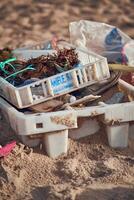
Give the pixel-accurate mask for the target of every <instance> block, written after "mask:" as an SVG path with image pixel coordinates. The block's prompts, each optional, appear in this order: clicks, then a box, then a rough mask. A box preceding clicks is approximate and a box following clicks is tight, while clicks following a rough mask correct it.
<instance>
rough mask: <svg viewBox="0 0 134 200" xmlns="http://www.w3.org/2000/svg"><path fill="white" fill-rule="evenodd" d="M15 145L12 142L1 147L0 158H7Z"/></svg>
mask: <svg viewBox="0 0 134 200" xmlns="http://www.w3.org/2000/svg"><path fill="white" fill-rule="evenodd" d="M15 145H16V142H15V141H12V142H10V143H9V144H6V145H5V146H3V147H0V158H1V157H5V156H7V155H8V154H9V153H10V152H11V151H12V150H13V149H14V147H15Z"/></svg>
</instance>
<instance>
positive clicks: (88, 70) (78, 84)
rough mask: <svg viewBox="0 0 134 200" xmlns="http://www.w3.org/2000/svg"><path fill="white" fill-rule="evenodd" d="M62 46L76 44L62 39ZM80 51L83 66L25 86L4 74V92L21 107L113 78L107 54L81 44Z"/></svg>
mask: <svg viewBox="0 0 134 200" xmlns="http://www.w3.org/2000/svg"><path fill="white" fill-rule="evenodd" d="M59 47H60V48H65V47H66V48H73V47H72V46H71V45H69V44H68V43H65V42H62V43H60V44H59ZM76 52H77V53H78V58H79V60H80V63H81V64H82V65H83V67H76V68H74V69H71V70H68V71H65V72H62V73H60V74H57V75H54V76H51V77H48V78H44V79H41V80H39V81H36V82H33V83H30V84H29V85H26V86H23V87H14V86H13V85H11V84H10V83H9V82H8V81H6V80H5V79H3V78H2V77H0V92H1V96H3V97H4V98H5V99H7V100H8V101H9V102H11V103H12V104H13V105H15V106H16V107H18V108H25V107H30V106H32V105H35V104H38V103H41V102H44V101H47V100H50V99H53V98H54V97H58V96H61V95H64V94H67V93H70V92H72V91H75V90H78V89H80V88H83V87H86V86H88V85H92V84H94V83H97V82H100V81H102V80H106V79H108V78H109V76H110V73H109V68H108V65H107V61H106V59H105V58H103V57H101V56H98V55H96V54H94V53H89V52H87V51H83V50H81V49H79V48H77V49H76ZM29 64H30V63H29ZM27 73H32V71H31V72H30V71H29V72H27Z"/></svg>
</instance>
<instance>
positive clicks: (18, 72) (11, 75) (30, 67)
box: [5, 64, 36, 79]
mask: <svg viewBox="0 0 134 200" xmlns="http://www.w3.org/2000/svg"><path fill="white" fill-rule="evenodd" d="M32 66H33V65H32V64H31V65H29V66H28V67H26V68H25V69H22V70H20V71H17V72H15V73H13V74H10V75H9V76H7V77H6V78H5V79H9V78H11V77H12V78H14V77H15V76H16V75H18V74H20V73H22V72H24V71H27V70H36V69H35V68H33V67H32Z"/></svg>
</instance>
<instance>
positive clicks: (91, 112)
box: [0, 80, 134, 135]
mask: <svg viewBox="0 0 134 200" xmlns="http://www.w3.org/2000/svg"><path fill="white" fill-rule="evenodd" d="M120 84H122V85H123V84H124V87H126V86H127V87H128V84H127V85H126V83H125V82H124V81H122V80H119V85H120ZM127 87H126V89H127ZM0 109H1V111H2V112H3V114H4V115H5V117H6V119H7V121H9V123H10V125H11V127H12V129H13V130H14V131H15V132H17V134H18V135H32V134H39V133H45V132H52V131H60V130H65V129H72V128H77V118H80V117H92V116H99V115H101V116H103V122H104V123H105V124H109V123H112V124H114V122H115V123H116V122H118V123H122V122H129V121H134V102H126V103H119V104H112V105H107V104H104V105H98V106H90V107H85V108H79V109H77V110H74V109H73V108H72V109H70V110H63V111H55V112H48V113H34V114H27V113H23V112H20V111H18V110H17V109H16V108H14V107H13V106H12V105H10V104H9V103H8V102H7V101H5V100H4V99H3V98H0Z"/></svg>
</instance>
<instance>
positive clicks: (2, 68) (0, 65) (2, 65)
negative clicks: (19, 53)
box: [0, 58, 16, 75]
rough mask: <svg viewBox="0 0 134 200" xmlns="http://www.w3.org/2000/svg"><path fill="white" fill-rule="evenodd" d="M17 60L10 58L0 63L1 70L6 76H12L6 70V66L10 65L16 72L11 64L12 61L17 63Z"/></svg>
mask: <svg viewBox="0 0 134 200" xmlns="http://www.w3.org/2000/svg"><path fill="white" fill-rule="evenodd" d="M15 60H16V58H10V59H8V60H6V61H4V62H0V70H1V71H3V72H4V73H5V74H6V75H8V74H10V73H9V72H8V71H7V70H5V69H4V68H5V66H6V65H10V66H11V67H12V69H13V70H14V71H15V67H14V66H13V65H12V64H11V63H10V62H12V61H15Z"/></svg>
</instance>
